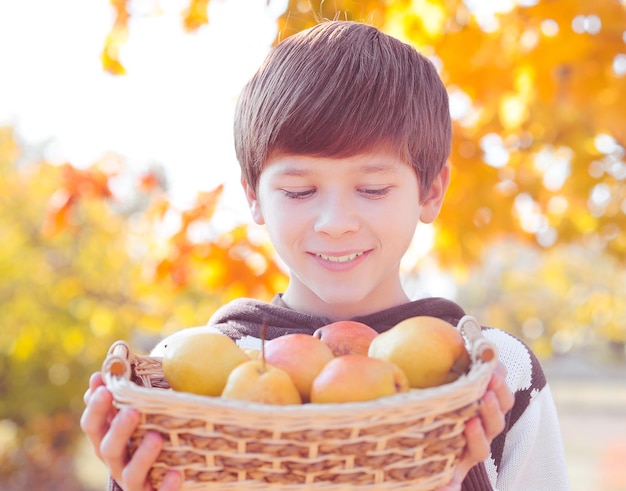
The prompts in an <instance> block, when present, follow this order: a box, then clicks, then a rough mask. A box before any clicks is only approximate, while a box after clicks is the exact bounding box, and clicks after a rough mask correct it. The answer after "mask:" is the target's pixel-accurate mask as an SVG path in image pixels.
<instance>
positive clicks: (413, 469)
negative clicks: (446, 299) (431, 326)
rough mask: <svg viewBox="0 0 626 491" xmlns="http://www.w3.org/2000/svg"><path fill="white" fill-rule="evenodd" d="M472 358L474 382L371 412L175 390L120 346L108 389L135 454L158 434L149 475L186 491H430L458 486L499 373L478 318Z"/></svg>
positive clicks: (156, 362)
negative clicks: (122, 411)
mask: <svg viewBox="0 0 626 491" xmlns="http://www.w3.org/2000/svg"><path fill="white" fill-rule="evenodd" d="M458 327H459V329H460V330H461V332H462V333H463V335H464V337H465V339H466V341H467V346H468V349H469V351H470V355H471V358H472V365H471V368H470V371H469V372H468V374H467V375H464V376H462V377H461V378H459V379H458V380H457V381H455V382H453V383H451V384H447V385H444V386H440V387H435V388H432V389H423V390H411V391H410V392H407V393H402V394H398V395H394V396H390V397H385V398H380V399H377V400H374V401H369V402H358V403H343V404H304V405H298V406H272V405H265V404H258V403H249V402H242V401H235V400H229V399H222V398H220V397H205V396H199V395H194V394H188V393H183V392H176V391H172V390H169V389H168V386H167V383H166V382H165V380H164V378H163V372H162V368H161V360H160V359H159V358H152V357H148V356H139V355H136V354H134V353H133V352H132V351H131V349H130V348H129V346H128V344H127V343H125V342H123V341H118V342H116V343H114V344H113V345H112V346H111V348H110V350H109V354H108V355H107V358H106V360H105V362H104V364H103V374H104V380H105V383H106V385H107V387H108V389H109V390H110V391H111V392H112V394H113V396H114V400H115V403H116V405H117V406H118V407H120V408H121V407H133V408H135V409H136V410H138V411H139V412H140V413H141V415H142V422H141V424H140V425H139V428H138V430H137V431H136V433H135V435H134V436H133V438H132V440H131V444H130V450H131V452H132V451H133V450H134V448H135V447H136V445H137V444H138V442H139V441H141V439H142V437H143V435H144V434H145V433H146V432H148V431H157V432H159V433H160V434H161V435H162V436H163V438H164V439H165V445H164V448H163V450H162V452H161V455H160V456H159V458H158V461H157V463H156V464H155V466H154V467H153V468H152V470H151V472H150V480H151V481H152V484H153V485H154V486H155V488H158V485H159V483H160V482H161V480H162V477H163V475H164V473H165V472H166V471H167V470H168V469H178V470H180V471H181V472H183V474H184V476H185V482H184V485H183V489H184V490H211V491H255V490H282V491H302V490H312V491H343V490H346V491H347V490H355V489H357V490H363V491H365V490H367V491H372V490H376V491H391V490H409V489H410V490H411V491H429V490H433V489H436V488H438V487H440V486H442V485H445V484H446V483H447V482H449V481H450V479H451V478H452V474H453V472H454V467H455V464H456V462H457V461H458V459H459V457H460V455H461V453H462V451H463V448H464V446H465V439H464V437H463V428H464V425H465V422H466V421H467V420H468V419H469V418H471V417H473V416H474V415H475V414H476V412H477V401H478V400H479V399H480V397H481V396H482V395H483V393H484V392H485V389H486V386H487V384H488V382H489V378H490V376H491V373H492V371H493V369H494V368H495V364H496V363H497V357H496V356H495V347H494V346H493V345H492V344H491V343H490V342H489V341H487V340H486V339H485V338H484V337H483V336H482V334H481V330H480V326H479V325H478V323H477V322H476V320H475V319H474V318H473V317H471V316H465V317H464V318H463V319H461V321H460V322H459V326H458Z"/></svg>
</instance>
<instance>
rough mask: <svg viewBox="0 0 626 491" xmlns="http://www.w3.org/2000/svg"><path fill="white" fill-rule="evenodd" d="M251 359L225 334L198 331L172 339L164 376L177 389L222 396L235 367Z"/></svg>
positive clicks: (164, 364)
mask: <svg viewBox="0 0 626 491" xmlns="http://www.w3.org/2000/svg"><path fill="white" fill-rule="evenodd" d="M249 359H250V358H249V357H248V355H246V353H245V352H244V351H243V350H242V349H241V348H240V347H239V346H237V344H236V343H235V342H234V341H233V340H232V339H230V338H229V337H228V336H226V335H224V334H220V333H216V332H198V333H193V334H189V335H186V336H179V337H172V339H171V341H170V342H169V343H168V346H167V349H166V350H165V351H164V353H163V361H162V365H163V376H164V377H165V380H166V381H167V383H168V384H169V385H170V387H171V388H172V389H174V390H177V391H182V392H192V393H194V394H201V395H207V396H219V395H220V394H221V393H222V390H224V386H225V385H226V380H227V379H228V375H230V372H231V371H232V370H233V368H235V367H236V366H237V365H240V364H241V363H243V362H245V361H248V360H249Z"/></svg>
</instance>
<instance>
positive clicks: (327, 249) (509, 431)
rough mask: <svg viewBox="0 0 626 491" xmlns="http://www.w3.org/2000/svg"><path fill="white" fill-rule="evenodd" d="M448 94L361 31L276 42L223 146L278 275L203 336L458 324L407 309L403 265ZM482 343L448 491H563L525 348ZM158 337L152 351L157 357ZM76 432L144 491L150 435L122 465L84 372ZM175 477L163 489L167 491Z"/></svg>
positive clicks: (243, 339)
mask: <svg viewBox="0 0 626 491" xmlns="http://www.w3.org/2000/svg"><path fill="white" fill-rule="evenodd" d="M450 138H451V125H450V115H449V107H448V98H447V93H446V90H445V87H444V86H443V84H442V82H441V80H440V79H439V76H438V75H437V72H436V70H435V68H434V66H433V64H432V63H431V62H430V61H429V60H427V59H426V58H425V57H423V56H422V55H420V54H419V53H418V52H417V51H416V50H415V49H414V48H412V47H410V46H408V45H406V44H404V43H401V42H400V41H398V40H396V39H394V38H392V37H390V36H387V35H385V34H383V33H381V32H380V31H378V30H377V29H375V28H373V27H371V26H367V25H365V24H360V23H354V22H344V21H333V22H324V23H321V24H319V25H318V26H316V27H314V28H311V29H309V30H307V31H305V32H302V33H300V34H297V35H294V36H292V37H290V38H287V39H286V40H285V41H283V42H281V43H280V44H279V45H278V46H277V47H276V48H274V49H273V50H272V52H271V53H270V55H269V56H268V58H267V59H266V61H265V62H264V64H263V65H262V66H261V67H260V69H259V70H258V72H257V73H256V74H255V75H254V76H253V78H252V79H251V80H250V82H249V83H248V84H247V85H246V87H245V88H244V89H243V91H242V94H241V97H240V99H239V101H238V105H237V109H236V117H235V147H236V151H237V158H238V160H239V162H240V165H241V169H242V184H243V188H244V191H245V196H246V199H247V200H248V204H249V206H250V210H251V213H252V217H253V219H254V221H255V222H256V223H259V224H264V225H265V226H266V228H267V230H268V233H269V236H270V238H271V240H272V243H273V244H274V246H275V249H276V251H277V253H278V254H279V256H280V257H281V259H282V260H283V262H284V263H285V265H286V267H287V269H288V271H289V284H288V287H287V289H286V290H285V292H283V293H282V294H278V295H277V296H276V297H275V298H274V300H273V301H272V302H271V303H264V302H260V301H258V300H254V299H238V300H235V301H233V302H231V303H229V304H227V305H225V306H224V307H222V308H221V309H219V310H218V311H217V312H216V313H215V314H214V315H213V317H212V318H211V319H210V321H209V325H208V327H206V328H200V329H210V330H218V331H220V332H222V333H225V334H227V335H229V336H230V337H232V338H233V339H235V340H236V341H237V342H238V344H239V345H241V346H244V347H248V346H251V347H258V345H259V343H260V327H261V324H262V323H265V322H267V323H268V324H269V326H268V330H267V334H266V337H267V339H271V338H273V337H276V336H280V335H283V334H287V333H293V332H306V333H309V334H312V333H313V331H314V330H315V329H317V328H318V327H321V326H322V325H324V324H327V323H329V322H331V321H336V320H341V319H353V320H359V321H361V322H364V323H366V324H368V325H370V326H372V327H373V328H374V329H376V330H377V331H379V332H383V331H385V330H387V329H389V328H390V327H392V326H393V325H395V324H396V323H398V322H400V321H401V320H403V319H406V318H408V317H413V316H416V315H432V316H436V317H440V318H442V319H444V320H446V321H448V322H450V323H452V324H456V323H457V322H458V320H459V319H460V318H461V317H462V316H463V315H464V312H463V310H462V309H461V307H459V306H458V305H456V304H454V303H453V302H450V301H448V300H445V299H437V298H423V299H418V300H411V299H409V297H408V296H407V294H406V293H405V291H404V290H403V288H402V284H401V277H400V261H401V259H402V256H403V255H404V254H405V252H406V251H407V248H408V247H409V244H410V242H411V240H412V239H413V237H414V234H415V231H416V227H417V224H418V223H419V222H423V223H429V222H432V221H433V220H435V218H436V217H437V214H438V213H439V210H440V208H441V205H442V202H443V198H444V195H445V192H446V189H447V186H448V182H449V173H450V172H449V166H448V163H447V158H448V155H449V150H450ZM484 333H485V336H486V337H488V338H489V339H491V340H492V341H493V342H494V343H495V344H496V345H497V347H498V352H499V354H500V356H501V362H502V363H501V364H500V366H499V368H498V369H497V370H496V371H495V373H494V375H493V377H492V379H491V381H490V383H489V386H488V388H487V391H486V393H485V395H484V396H483V398H482V399H481V404H480V409H479V415H478V416H477V417H476V418H473V419H472V420H470V421H469V422H468V423H467V425H466V428H465V436H466V438H467V442H468V445H467V448H466V451H465V453H464V455H463V458H462V460H461V462H460V464H459V466H458V468H457V470H456V473H455V477H454V479H453V480H452V482H451V483H450V484H449V485H448V486H447V487H446V488H445V490H446V491H452V490H460V489H463V490H465V491H469V490H475V491H485V490H490V489H498V490H501V491H503V490H523V491H533V490H547V491H548V490H549V491H561V490H566V489H568V486H567V478H566V472H565V462H564V457H563V448H562V444H561V440H560V434H559V428H558V420H557V418H556V412H555V409H554V404H553V401H552V398H551V396H550V391H549V387H548V385H547V383H546V381H545V377H544V376H543V372H542V370H541V367H540V365H539V363H538V362H537V360H536V358H535V356H534V355H533V354H532V352H531V351H530V350H529V349H528V348H527V347H526V346H525V345H524V344H523V343H522V342H521V341H519V340H518V339H516V338H514V337H513V336H511V335H509V334H507V333H505V332H503V331H499V330H497V329H485V330H484ZM166 343H167V341H165V342H164V343H161V344H160V345H159V346H158V347H157V348H156V350H155V351H154V354H156V355H158V354H159V353H160V352H161V351H160V350H161V349H162V347H163V346H164V344H166ZM85 400H86V403H87V408H86V409H85V412H84V414H83V418H82V420H81V426H82V428H83V430H84V431H85V433H86V434H87V436H88V437H89V439H90V440H91V442H92V444H93V446H94V449H95V451H96V454H97V455H98V456H99V457H100V458H101V459H102V460H103V461H104V462H105V464H106V465H107V466H108V468H109V470H110V473H111V475H112V477H113V478H114V479H115V481H117V484H115V486H118V484H119V486H121V488H122V489H124V490H125V491H136V490H144V491H145V490H148V489H150V486H149V484H148V483H147V481H146V476H147V473H148V471H149V469H150V466H151V465H152V463H153V462H154V460H155V459H156V457H157V455H158V453H159V451H160V449H161V445H162V441H161V439H160V437H159V436H158V435H156V434H149V435H148V436H147V437H146V439H145V440H144V442H143V443H142V444H141V445H140V447H139V450H138V451H137V452H136V453H135V454H134V455H133V457H132V458H129V457H128V455H127V450H126V443H127V441H128V439H129V437H130V435H131V434H132V432H133V430H134V428H135V427H136V425H137V424H138V415H137V414H136V413H135V412H134V411H132V410H123V411H120V412H118V413H116V412H115V411H114V409H113V407H112V403H111V394H110V393H109V392H108V391H107V390H106V389H105V388H104V387H103V386H102V380H101V376H100V375H99V374H95V375H94V376H92V378H91V380H90V388H89V390H88V392H87V394H86V396H85ZM180 480H181V476H179V475H178V474H177V473H176V472H170V473H168V474H167V475H166V478H165V479H164V481H163V483H162V485H161V487H160V488H159V489H160V491H171V490H175V489H178V488H179V486H180Z"/></svg>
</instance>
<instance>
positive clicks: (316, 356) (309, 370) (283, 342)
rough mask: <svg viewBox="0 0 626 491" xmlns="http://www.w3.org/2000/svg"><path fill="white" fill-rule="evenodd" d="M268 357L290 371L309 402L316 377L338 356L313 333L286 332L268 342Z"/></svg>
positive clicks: (305, 400) (292, 378)
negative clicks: (311, 334)
mask: <svg viewBox="0 0 626 491" xmlns="http://www.w3.org/2000/svg"><path fill="white" fill-rule="evenodd" d="M264 356H265V361H266V362H267V363H269V364H270V365H273V366H275V367H277V368H280V369H281V370H284V371H285V372H287V373H288V374H289V376H290V377H291V380H293V382H294V384H295V386H296V388H297V389H298V392H300V397H301V398H302V401H303V402H308V401H309V399H310V393H311V384H312V383H313V379H314V378H315V377H317V374H318V373H319V372H320V370H322V368H323V367H324V365H326V363H328V362H329V361H330V360H332V359H333V358H334V355H333V352H332V351H331V350H330V348H329V347H328V346H327V345H326V344H325V343H323V342H322V341H321V340H319V339H317V338H314V337H313V336H310V335H309V334H301V333H294V334H286V335H284V336H280V337H277V338H274V339H271V340H269V341H267V342H266V343H265V348H264Z"/></svg>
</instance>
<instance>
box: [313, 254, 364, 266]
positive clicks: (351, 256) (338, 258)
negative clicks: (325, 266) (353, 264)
mask: <svg viewBox="0 0 626 491" xmlns="http://www.w3.org/2000/svg"><path fill="white" fill-rule="evenodd" d="M362 255H363V253H362V252H354V253H352V254H346V255H345V256H326V255H324V254H318V255H317V257H319V258H321V259H324V260H325V261H330V262H331V263H345V262H347V261H352V260H353V259H356V258H357V257H359V256H362Z"/></svg>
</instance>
